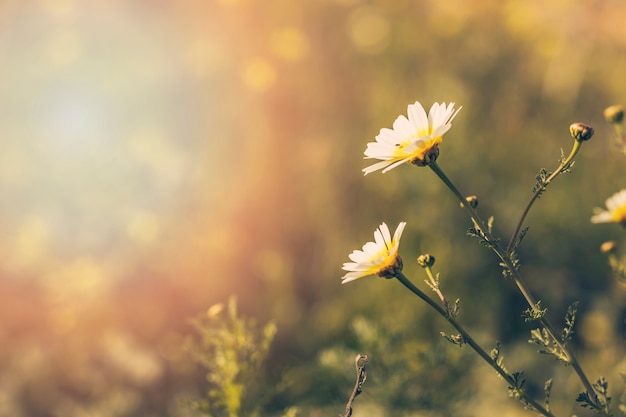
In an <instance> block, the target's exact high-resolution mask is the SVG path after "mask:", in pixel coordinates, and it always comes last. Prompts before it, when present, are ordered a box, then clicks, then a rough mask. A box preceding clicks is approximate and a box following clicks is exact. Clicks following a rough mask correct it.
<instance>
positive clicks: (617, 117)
mask: <svg viewBox="0 0 626 417" xmlns="http://www.w3.org/2000/svg"><path fill="white" fill-rule="evenodd" d="M604 118H605V119H606V121H607V122H609V123H622V120H624V107H623V106H622V105H620V104H615V105H613V106H609V107H607V108H606V109H604Z"/></svg>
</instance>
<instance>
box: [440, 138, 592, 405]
mask: <svg viewBox="0 0 626 417" xmlns="http://www.w3.org/2000/svg"><path fill="white" fill-rule="evenodd" d="M576 143H577V144H578V145H576V144H575V145H574V148H573V149H572V152H571V153H570V156H569V157H567V158H566V159H565V161H564V162H563V163H562V164H561V168H560V169H559V170H558V171H556V172H557V173H558V172H561V171H563V170H564V169H566V168H567V167H568V166H570V164H571V159H572V158H573V157H574V155H575V154H576V152H578V149H579V148H580V142H578V141H576ZM429 167H430V169H432V170H433V172H434V173H435V174H437V176H438V177H439V178H440V179H441V180H442V181H443V182H444V183H445V184H446V185H447V186H448V188H449V189H450V190H451V191H452V193H453V194H454V195H456V197H457V198H458V199H459V201H460V202H461V205H462V206H463V207H464V208H465V209H466V210H467V212H468V214H469V216H470V218H471V219H472V220H473V222H474V224H476V226H477V227H479V228H480V229H481V231H482V232H483V234H484V235H485V237H486V239H487V240H488V241H489V243H490V244H491V248H492V249H493V251H494V252H495V253H496V255H498V257H499V258H500V260H501V261H502V262H503V263H504V265H505V266H506V268H507V269H508V270H509V271H510V272H511V276H512V278H513V281H514V282H515V285H516V286H517V288H518V289H519V291H520V293H521V294H522V295H523V296H524V298H525V299H526V302H527V303H528V305H529V306H530V308H531V309H532V310H534V311H535V312H537V313H540V310H539V308H538V305H537V301H536V299H535V297H534V296H533V294H532V293H531V292H530V289H529V288H528V286H527V285H526V283H525V282H524V280H523V279H522V277H521V275H520V274H519V272H518V270H517V267H516V266H515V265H514V264H513V262H512V260H511V257H510V253H508V252H506V251H504V250H503V249H502V247H501V246H500V244H499V243H498V241H497V240H496V239H494V237H493V236H492V235H491V232H490V231H489V229H488V228H487V227H486V226H485V222H483V220H482V219H481V218H480V216H479V215H478V213H477V212H476V210H474V208H473V207H472V206H471V205H470V204H469V203H468V202H467V200H466V199H465V197H464V196H463V194H462V193H461V192H460V191H459V189H458V188H456V186H455V185H454V183H453V182H452V181H451V180H450V179H449V178H448V177H447V175H446V174H445V173H444V172H443V171H442V170H441V168H440V167H439V165H438V164H437V162H436V161H435V162H432V163H431V164H430V165H429ZM556 175H558V174H553V175H552V176H550V177H551V178H552V179H554V178H555V177H556ZM549 179H550V178H549ZM552 179H550V181H552ZM535 195H536V194H535ZM531 201H533V200H531ZM531 205H532V204H529V206H528V207H527V209H528V210H529V209H530V206H531ZM526 214H527V211H526ZM523 217H525V215H524V216H523ZM522 223H523V218H522V221H521V222H520V223H519V224H518V230H517V232H516V233H519V229H520V228H521V224H522ZM514 236H515V234H514ZM513 240H514V239H513ZM540 322H541V324H542V325H543V327H544V328H545V329H546V330H547V331H548V332H549V333H550V336H551V337H552V340H554V342H555V343H556V344H557V346H558V347H559V349H561V351H562V352H564V353H565V355H566V356H567V362H568V363H569V364H570V365H571V366H572V368H573V369H574V371H575V372H576V374H577V375H578V377H579V379H580V381H581V382H582V384H583V386H584V387H585V390H586V391H587V393H588V394H589V395H591V396H592V399H594V400H597V394H596V391H595V390H594V389H593V386H592V385H591V383H590V382H589V379H588V378H587V375H586V374H585V372H584V371H583V369H582V368H581V366H580V364H579V363H578V360H577V359H576V357H575V356H574V353H573V352H572V351H571V350H570V349H569V348H568V347H567V346H565V345H563V344H562V343H561V342H560V341H559V339H558V337H557V336H556V332H555V330H554V326H552V324H551V323H550V321H549V320H548V319H547V318H546V317H545V315H544V316H543V317H542V319H541V320H540Z"/></svg>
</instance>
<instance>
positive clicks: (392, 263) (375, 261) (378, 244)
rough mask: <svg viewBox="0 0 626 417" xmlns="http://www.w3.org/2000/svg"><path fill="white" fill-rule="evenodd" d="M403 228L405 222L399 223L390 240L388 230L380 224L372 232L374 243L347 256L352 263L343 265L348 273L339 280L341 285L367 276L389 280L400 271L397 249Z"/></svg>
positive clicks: (400, 262) (367, 244) (400, 263)
mask: <svg viewBox="0 0 626 417" xmlns="http://www.w3.org/2000/svg"><path fill="white" fill-rule="evenodd" d="M404 226H406V222H401V223H400V224H399V225H398V228H397V229H396V231H395V233H394V234H393V238H392V237H391V234H390V233H389V228H388V227H387V225H386V224H385V223H382V224H381V225H380V226H379V227H378V229H376V231H375V232H374V242H367V243H366V244H365V245H363V249H362V250H355V251H353V252H352V253H351V254H350V255H349V258H350V259H351V260H352V261H354V262H346V263H344V264H343V270H345V271H349V272H348V273H347V274H346V275H344V276H343V277H342V278H341V283H342V284H345V283H346V282H350V281H354V280H356V279H359V278H363V277H366V276H368V275H379V276H381V277H385V278H391V277H393V276H395V274H396V273H397V272H399V271H401V270H402V260H401V259H400V257H399V256H398V247H399V246H400V236H402V232H403V231H404Z"/></svg>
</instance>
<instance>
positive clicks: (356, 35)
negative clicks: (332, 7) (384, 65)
mask: <svg viewBox="0 0 626 417" xmlns="http://www.w3.org/2000/svg"><path fill="white" fill-rule="evenodd" d="M347 30H348V35H349V37H350V40H351V41H352V43H353V44H354V46H355V47H356V48H357V50H359V51H360V52H362V53H365V54H372V55H375V54H379V53H381V52H382V51H384V50H385V48H386V47H387V45H388V44H389V36H390V33H391V24H390V23H389V20H388V19H387V18H386V17H385V16H383V15H382V13H381V12H380V10H379V9H378V8H376V7H373V6H361V7H359V8H357V9H354V10H353V11H352V13H350V15H349V16H348V21H347Z"/></svg>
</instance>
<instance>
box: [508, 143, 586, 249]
mask: <svg viewBox="0 0 626 417" xmlns="http://www.w3.org/2000/svg"><path fill="white" fill-rule="evenodd" d="M581 144H582V142H580V141H578V140H574V147H573V148H572V151H571V152H570V154H569V156H568V157H567V158H565V159H564V160H563V161H561V164H560V165H559V167H558V168H557V169H556V170H555V171H554V172H553V173H552V174H550V176H549V177H548V178H547V179H546V181H545V182H544V183H543V185H541V187H540V188H539V189H538V190H535V193H534V194H533V196H532V197H531V199H530V201H529V202H528V204H527V205H526V208H525V209H524V212H523V213H522V216H521V217H520V219H519V222H518V223H517V226H516V227H515V231H514V232H513V234H512V235H511V239H510V240H509V244H508V245H507V246H506V251H505V252H506V253H511V250H512V249H513V245H515V241H516V240H517V237H518V236H519V233H520V231H521V230H522V226H523V225H524V220H526V216H527V215H528V213H529V212H530V209H531V207H532V206H533V204H535V201H537V199H538V198H539V196H540V195H541V193H543V192H544V191H545V190H546V188H547V187H548V185H549V184H550V183H551V182H552V180H554V179H555V178H556V177H557V176H558V175H559V174H562V173H563V172H565V171H566V170H567V169H568V168H569V167H570V166H571V165H572V160H573V159H574V156H575V155H576V154H577V153H578V151H579V150H580V146H581Z"/></svg>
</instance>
